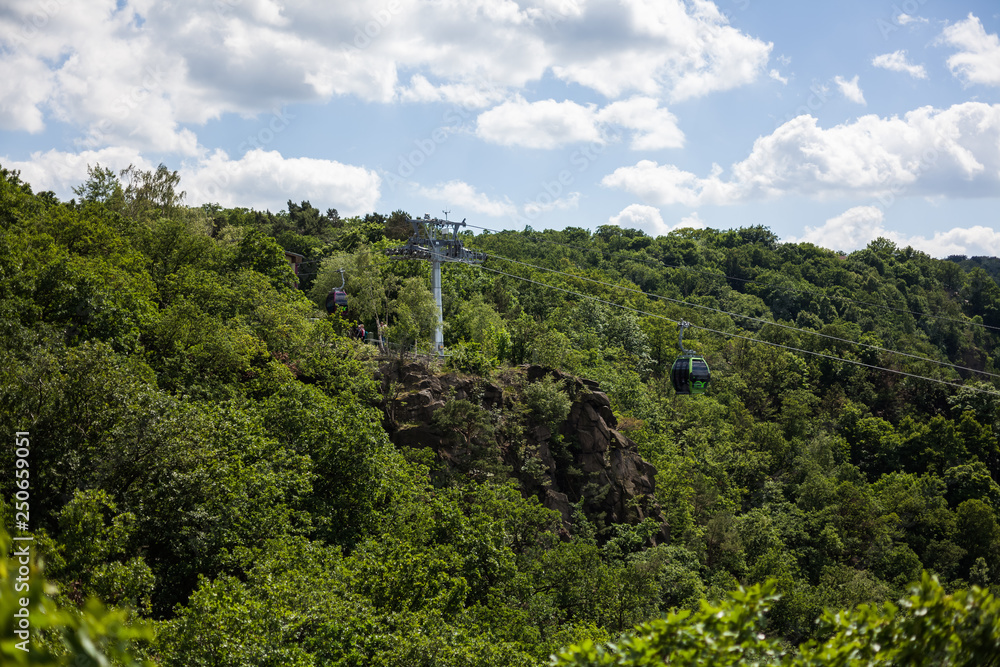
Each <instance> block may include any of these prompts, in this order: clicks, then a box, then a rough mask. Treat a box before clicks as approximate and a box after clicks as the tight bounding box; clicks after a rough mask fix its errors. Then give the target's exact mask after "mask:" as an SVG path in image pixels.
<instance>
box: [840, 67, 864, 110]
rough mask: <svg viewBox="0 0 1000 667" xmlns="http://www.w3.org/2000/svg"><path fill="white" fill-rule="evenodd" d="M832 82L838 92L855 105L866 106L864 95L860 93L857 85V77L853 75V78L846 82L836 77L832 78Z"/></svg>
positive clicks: (859, 87) (842, 78)
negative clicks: (838, 89)
mask: <svg viewBox="0 0 1000 667" xmlns="http://www.w3.org/2000/svg"><path fill="white" fill-rule="evenodd" d="M834 82H835V83H836V84H837V87H838V88H840V92H841V93H842V94H843V95H844V97H846V98H847V99H849V100H850V101H852V102H854V103H855V104H867V102H865V96H864V93H862V92H861V86H860V85H858V75H856V74H855V75H854V78H853V79H851V80H850V81H848V80H847V79H845V78H844V77H842V76H837V77H835V78H834Z"/></svg>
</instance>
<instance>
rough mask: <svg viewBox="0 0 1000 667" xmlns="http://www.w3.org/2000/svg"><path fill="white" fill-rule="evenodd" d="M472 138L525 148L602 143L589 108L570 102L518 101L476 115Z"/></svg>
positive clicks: (594, 117) (593, 112) (592, 109)
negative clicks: (591, 142)
mask: <svg viewBox="0 0 1000 667" xmlns="http://www.w3.org/2000/svg"><path fill="white" fill-rule="evenodd" d="M476 135H477V136H479V138H481V139H483V140H485V141H489V142H492V143H495V144H501V145H504V146H524V147H526V148H556V147H558V146H563V145H565V144H568V143H575V142H580V141H596V142H602V141H603V138H602V137H601V132H600V130H599V129H598V128H597V124H596V113H595V110H594V108H593V106H584V105H582V104H577V103H576V102H573V101H570V100H566V101H564V102H556V101H555V100H542V101H540V102H527V101H525V100H523V99H520V98H518V99H516V100H513V101H510V102H504V103H503V104H501V105H499V106H496V107H493V108H492V109H490V110H489V111H485V112H483V113H482V114H480V115H479V118H478V119H477V120H476Z"/></svg>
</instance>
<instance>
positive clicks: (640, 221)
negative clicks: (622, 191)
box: [608, 204, 705, 236]
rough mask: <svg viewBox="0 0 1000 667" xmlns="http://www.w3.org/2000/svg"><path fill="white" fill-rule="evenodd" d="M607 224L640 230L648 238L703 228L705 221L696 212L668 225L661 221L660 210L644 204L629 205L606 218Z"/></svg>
mask: <svg viewBox="0 0 1000 667" xmlns="http://www.w3.org/2000/svg"><path fill="white" fill-rule="evenodd" d="M608 222H609V223H610V224H612V225H618V226H620V227H625V228H627V229H640V230H642V231H644V232H646V233H647V234H649V235H650V236H665V235H667V234H669V233H670V232H672V231H675V230H678V229H684V228H689V227H690V228H694V229H701V228H704V227H705V221H704V220H702V219H701V216H700V215H698V212H697V211H694V212H693V213H691V214H690V215H687V216H685V217H683V218H681V220H680V221H679V222H678V223H677V224H676V225H668V224H667V223H665V222H664V221H663V216H662V215H661V214H660V209H658V208H656V207H655V206H647V205H645V204H629V205H628V206H626V207H625V208H623V209H622V210H621V211H620V212H618V214H617V215H613V216H611V217H610V218H608Z"/></svg>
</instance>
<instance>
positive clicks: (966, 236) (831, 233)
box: [787, 206, 1000, 257]
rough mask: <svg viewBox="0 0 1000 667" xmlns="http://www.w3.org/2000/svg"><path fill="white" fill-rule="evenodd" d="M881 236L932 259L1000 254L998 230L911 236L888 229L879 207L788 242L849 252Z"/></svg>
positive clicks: (856, 209)
mask: <svg viewBox="0 0 1000 667" xmlns="http://www.w3.org/2000/svg"><path fill="white" fill-rule="evenodd" d="M879 237H883V238H887V239H889V240H890V241H892V242H894V243H895V244H896V245H898V246H900V247H906V246H912V247H913V248H915V249H917V250H920V251H922V252H926V253H927V254H928V255H931V256H933V257H947V256H948V255H989V256H995V255H1000V232H998V231H997V230H995V229H990V228H988V227H983V226H979V225H977V226H975V227H954V228H952V229H949V230H947V231H941V232H935V233H934V235H933V236H932V237H930V238H928V237H926V236H920V235H909V234H904V233H901V232H897V231H895V230H891V229H887V228H886V227H885V215H884V214H883V212H882V209H880V208H879V207H877V206H855V207H854V208H851V209H848V210H847V211H845V212H844V213H842V214H841V215H838V216H836V217H833V218H830V219H829V220H827V221H826V222H825V223H824V224H823V225H822V226H820V227H806V229H805V234H804V235H803V236H802V237H800V238H789V239H787V240H788V241H789V242H791V243H799V242H807V243H813V244H815V245H818V246H820V247H823V248H830V249H832V250H841V251H847V252H850V251H852V250H858V249H860V248H864V247H866V246H867V245H868V244H869V243H870V242H871V241H873V240H875V239H877V238H879Z"/></svg>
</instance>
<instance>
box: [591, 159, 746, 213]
mask: <svg viewBox="0 0 1000 667" xmlns="http://www.w3.org/2000/svg"><path fill="white" fill-rule="evenodd" d="M601 185H603V186H605V187H609V188H619V189H622V190H625V191H627V192H631V193H632V194H634V195H638V196H639V197H641V198H642V199H644V200H645V201H649V202H652V203H654V204H657V205H661V206H663V205H667V204H684V205H686V206H701V205H703V204H728V203H732V202H734V201H736V200H737V199H738V198H739V195H738V193H737V192H736V191H735V187H734V186H733V185H732V184H730V183H725V182H724V181H722V180H721V179H720V178H719V170H715V171H713V173H712V174H711V175H710V176H709V177H708V178H698V177H697V176H696V175H695V174H692V173H691V172H687V171H682V170H680V169H678V168H677V167H675V166H674V165H659V164H657V163H656V162H653V161H652V160H640V161H639V162H638V163H636V164H635V166H632V167H619V168H618V169H615V170H614V172H612V173H611V174H608V175H607V176H605V177H604V178H603V179H601Z"/></svg>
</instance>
